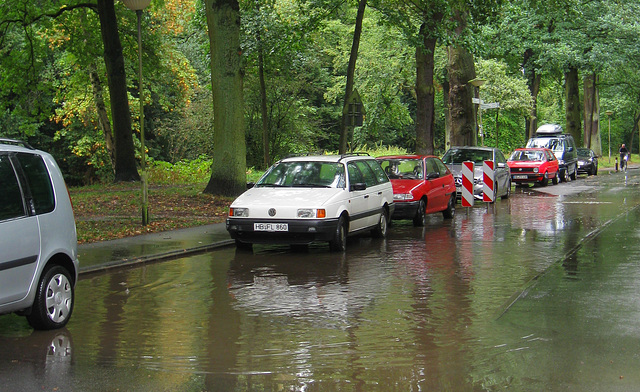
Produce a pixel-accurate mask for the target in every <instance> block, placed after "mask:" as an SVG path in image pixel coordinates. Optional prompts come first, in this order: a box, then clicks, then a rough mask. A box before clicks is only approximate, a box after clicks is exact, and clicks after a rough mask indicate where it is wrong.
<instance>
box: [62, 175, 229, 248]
mask: <svg viewBox="0 0 640 392" xmlns="http://www.w3.org/2000/svg"><path fill="white" fill-rule="evenodd" d="M205 186H206V183H195V184H176V185H150V186H149V191H148V199H149V217H150V219H149V220H150V222H149V225H147V226H142V224H141V223H142V214H141V204H142V202H141V201H142V191H141V186H140V183H118V184H106V185H92V186H85V187H75V188H70V189H69V193H70V195H71V200H72V202H73V209H74V214H75V218H76V228H77V232H78V243H88V242H96V241H104V240H110V239H116V238H123V237H129V236H134V235H139V234H145V233H153V232H160V231H166V230H173V229H179V228H185V227H193V226H200V225H206V224H211V223H220V222H223V221H224V218H225V217H226V215H227V209H228V206H229V205H230V204H231V202H232V200H233V198H230V197H220V196H212V195H208V194H204V193H202V190H203V189H204V188H205Z"/></svg>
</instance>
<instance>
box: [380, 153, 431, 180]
mask: <svg viewBox="0 0 640 392" xmlns="http://www.w3.org/2000/svg"><path fill="white" fill-rule="evenodd" d="M379 162H380V166H381V167H382V168H383V169H384V171H385V173H387V176H389V178H390V179H398V178H403V179H410V180H421V179H423V178H424V173H423V170H422V160H421V159H406V158H393V159H382V160H380V161H379Z"/></svg>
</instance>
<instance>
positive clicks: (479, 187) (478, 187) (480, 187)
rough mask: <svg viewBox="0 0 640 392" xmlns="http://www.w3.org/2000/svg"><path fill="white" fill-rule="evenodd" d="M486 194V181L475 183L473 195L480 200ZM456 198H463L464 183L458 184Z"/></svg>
mask: <svg viewBox="0 0 640 392" xmlns="http://www.w3.org/2000/svg"><path fill="white" fill-rule="evenodd" d="M483 195H484V183H478V184H474V185H473V197H474V198H475V199H478V200H482V198H483ZM456 198H457V199H462V185H456Z"/></svg>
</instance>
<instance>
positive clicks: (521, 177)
mask: <svg viewBox="0 0 640 392" xmlns="http://www.w3.org/2000/svg"><path fill="white" fill-rule="evenodd" d="M527 178H529V177H527V175H526V174H514V175H513V179H514V180H526V179H527Z"/></svg>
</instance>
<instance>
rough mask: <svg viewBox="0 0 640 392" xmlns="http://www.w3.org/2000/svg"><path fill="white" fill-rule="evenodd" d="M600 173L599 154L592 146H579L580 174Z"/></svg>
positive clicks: (594, 174)
mask: <svg viewBox="0 0 640 392" xmlns="http://www.w3.org/2000/svg"><path fill="white" fill-rule="evenodd" d="M580 173H586V174H587V175H589V176H597V175H598V156H597V155H596V153H595V152H593V150H591V149H590V148H582V147H579V148H578V174H580Z"/></svg>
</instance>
